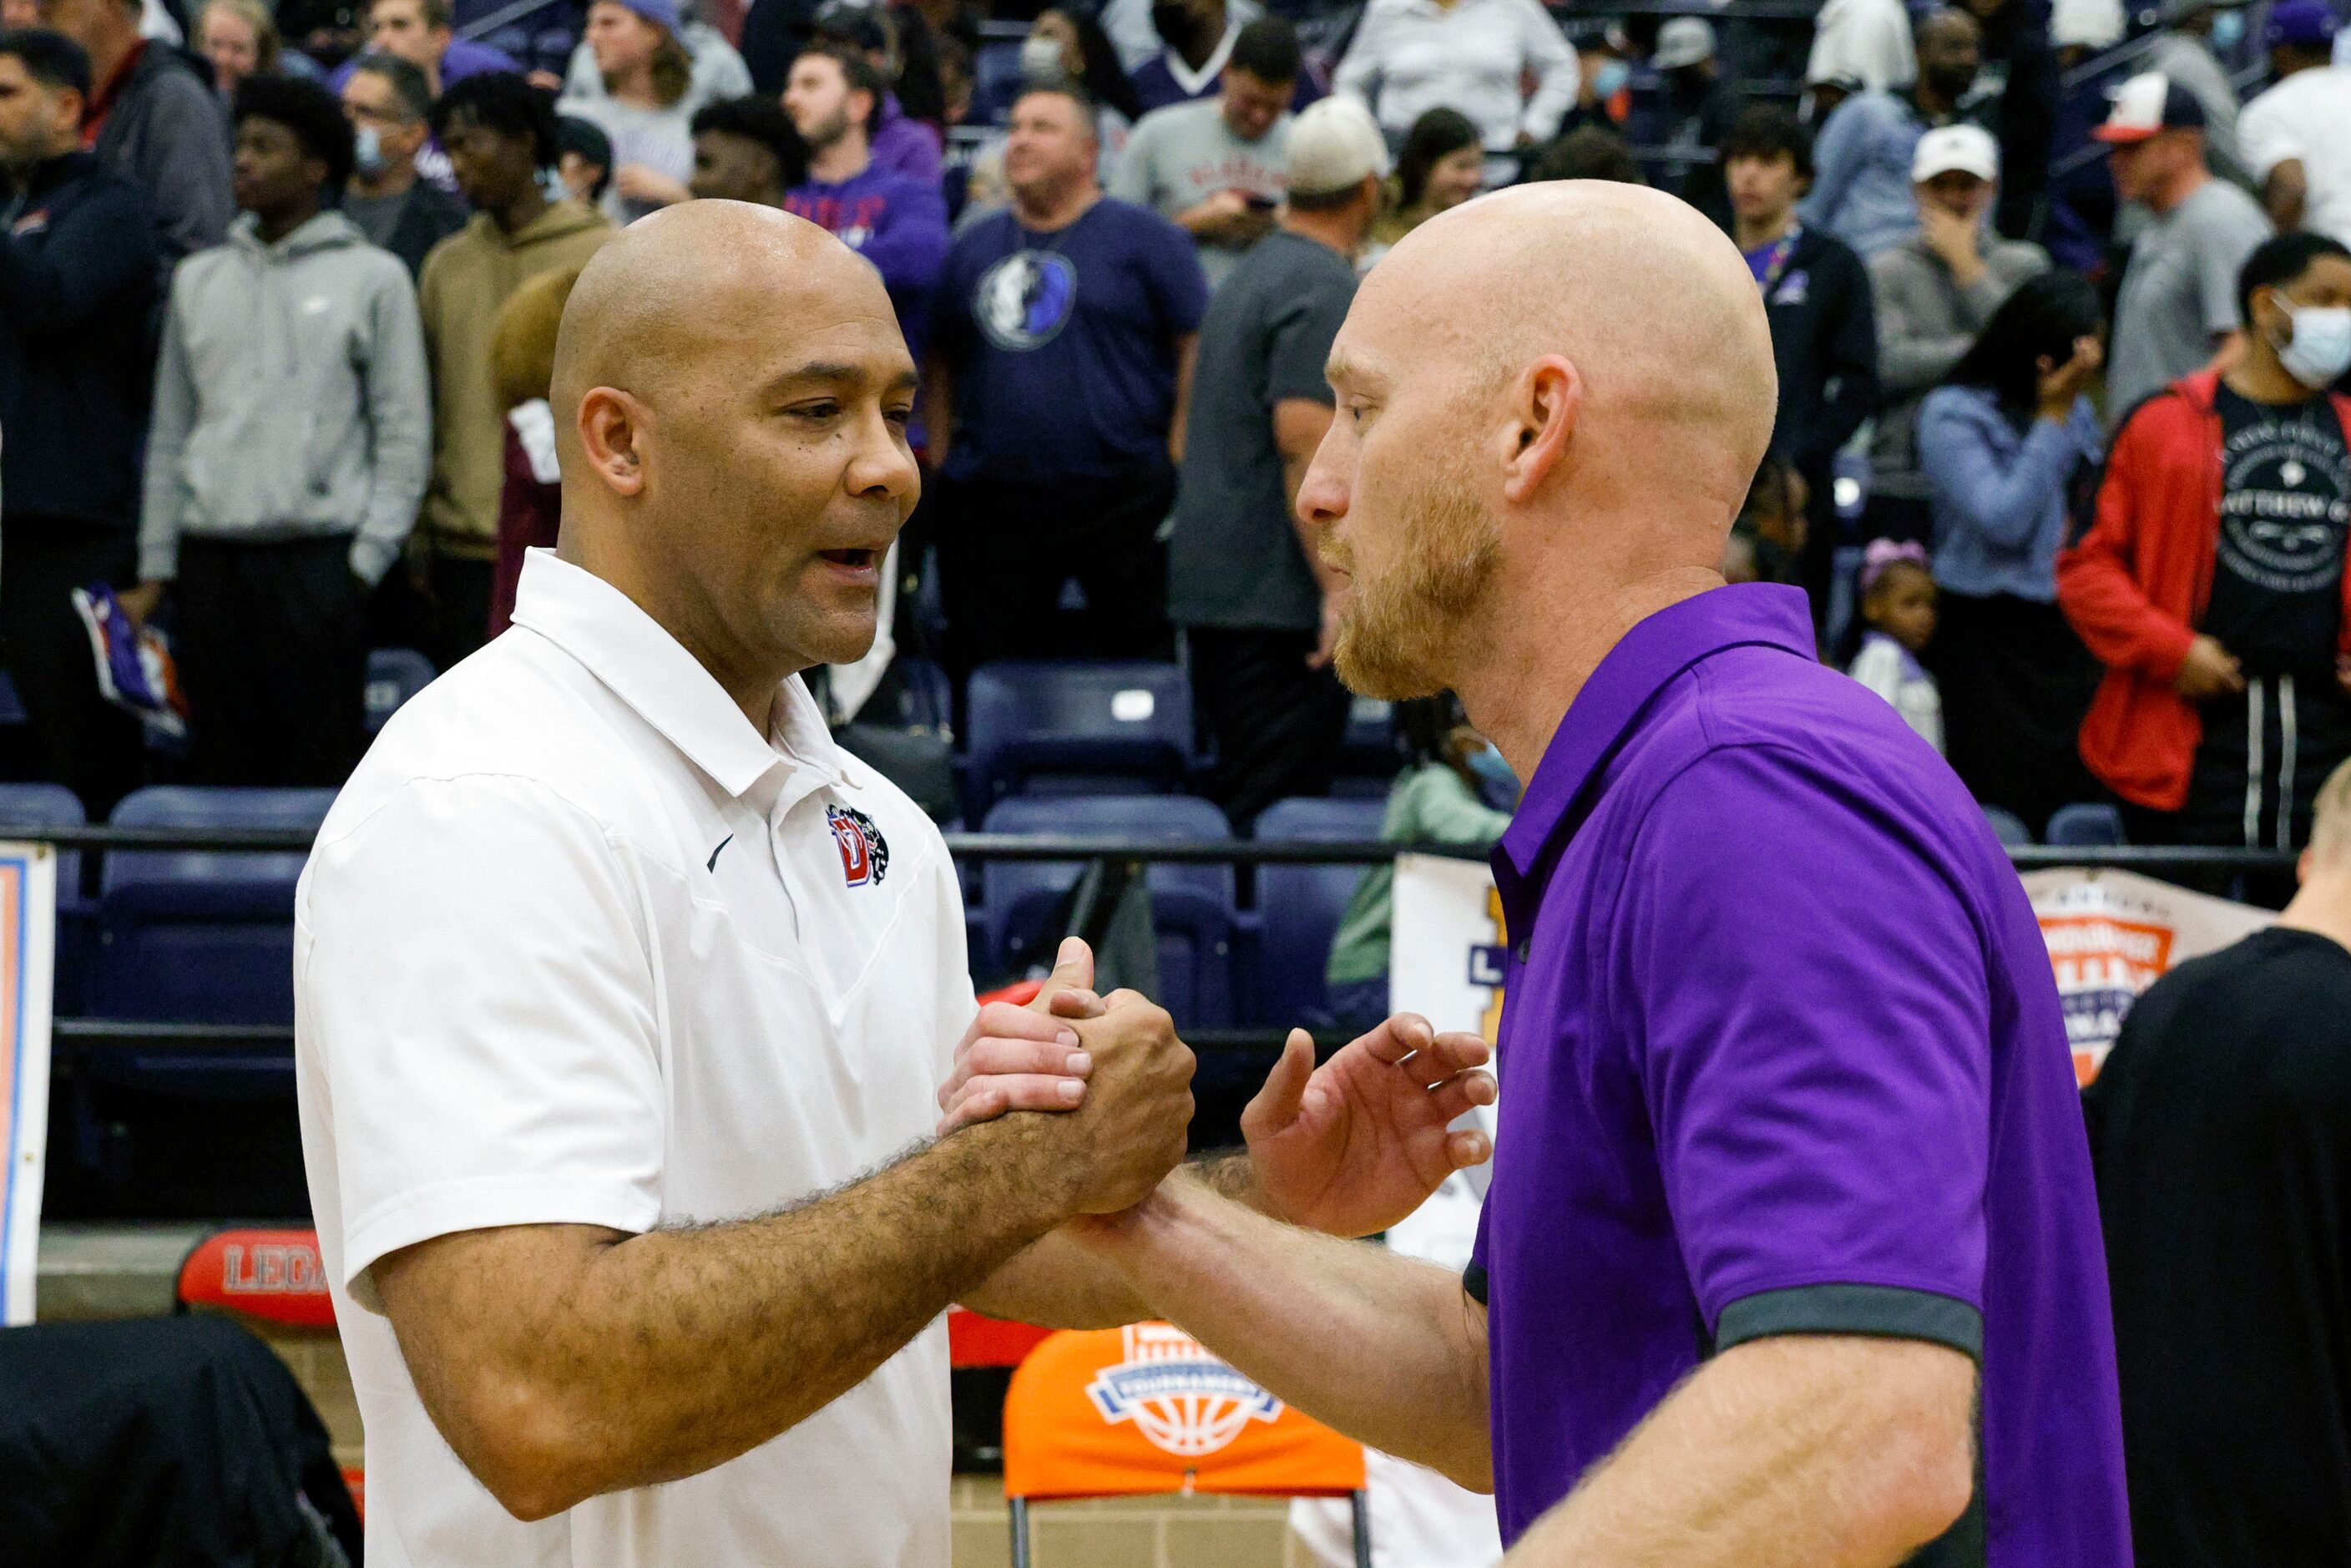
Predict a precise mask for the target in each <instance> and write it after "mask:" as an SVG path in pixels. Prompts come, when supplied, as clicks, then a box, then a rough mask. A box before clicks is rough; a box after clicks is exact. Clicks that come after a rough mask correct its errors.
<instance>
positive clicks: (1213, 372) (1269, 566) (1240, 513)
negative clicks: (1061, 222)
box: [1167, 229, 1355, 632]
mask: <svg viewBox="0 0 2351 1568" xmlns="http://www.w3.org/2000/svg"><path fill="white" fill-rule="evenodd" d="M1354 297H1355V271H1354V268H1353V267H1351V266H1350V265H1348V262H1347V258H1346V257H1345V256H1341V255H1340V254H1339V253H1338V252H1337V251H1335V250H1332V248H1331V247H1330V246H1326V245H1320V244H1317V243H1316V242H1315V241H1313V240H1311V239H1304V238H1301V237H1300V236H1299V235H1293V234H1290V233H1289V232H1287V231H1286V230H1281V229H1277V230H1275V231H1274V232H1273V233H1272V234H1270V235H1267V236H1266V237H1265V238H1264V239H1262V240H1259V242H1258V243H1257V245H1256V246H1255V247H1254V248H1252V249H1251V250H1250V251H1249V255H1248V256H1244V257H1243V258H1242V259H1241V262H1240V265H1239V266H1238V267H1235V268H1234V269H1233V275H1232V277H1230V278H1229V279H1228V280H1227V282H1226V284H1225V286H1224V287H1222V288H1219V289H1218V290H1217V294H1216V298H1214V299H1212V300H1210V301H1209V304H1208V316H1207V320H1205V321H1203V322H1202V323H1201V324H1200V357H1199V362H1198V365H1197V367H1196V370H1195V371H1194V372H1193V377H1192V408H1191V418H1190V421H1189V423H1187V424H1186V432H1185V438H1184V440H1185V445H1184V470H1183V474H1182V476H1181V482H1180V485H1179V487H1178V489H1177V492H1176V497H1175V531H1174V533H1173V534H1172V535H1171V536H1170V538H1169V540H1168V545H1167V612H1168V618H1169V619H1170V620H1173V621H1175V622H1177V623H1178V624H1180V625H1185V626H1230V627H1250V628H1264V629H1271V630H1286V631H1300V632H1304V631H1312V630H1314V629H1315V628H1316V627H1318V626H1320V625H1321V624H1322V590H1321V588H1320V587H1319V586H1318V585H1317V584H1316V582H1315V580H1314V571H1313V569H1312V568H1311V567H1310V566H1309V565H1307V562H1306V556H1305V554H1304V552H1303V551H1302V550H1301V549H1300V548H1299V544H1298V535H1297V532H1296V530H1295V529H1294V528H1292V527H1291V525H1290V496H1289V488H1288V486H1286V485H1285V484H1284V483H1283V481H1282V473H1281V450H1280V448H1279V447H1278V446H1276V445H1275V444H1274V440H1273V410H1274V405H1275V404H1277V403H1279V402H1281V401H1282V400H1283V399H1285V398H1311V399H1312V400H1313V401H1315V402H1320V403H1324V404H1328V403H1330V402H1332V395H1331V383H1330V382H1326V381H1324V380H1323V379H1322V363H1323V361H1325V360H1327V359H1328V358H1329V357H1330V354H1331V341H1332V339H1334V338H1336V337H1337V336H1338V335H1339V325H1340V323H1341V322H1343V321H1344V320H1345V319H1346V318H1347V307H1348V305H1349V304H1350V303H1352V302H1353V299H1354Z"/></svg>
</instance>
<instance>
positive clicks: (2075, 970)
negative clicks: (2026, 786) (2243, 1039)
mask: <svg viewBox="0 0 2351 1568" xmlns="http://www.w3.org/2000/svg"><path fill="white" fill-rule="evenodd" d="M2024 891H2025V893H2026V894H2028V895H2029V896H2030V897H2031V898H2032V913H2033V915H2034V916H2035V917H2036V918H2037V919H2038V920H2039V921H2040V922H2041V937H2042V940H2043V941H2044V942H2046V943H2047V944H2048V945H2049V964H2050V967H2051V969H2052V970H2053V972H2054V973H2055V975H2056V977H2057V998H2058V1001H2059V1003H2060V1004H2061V1005H2062V1006H2063V1007H2064V1009H2065V1039H2066V1043H2067V1044H2068V1045H2069V1046H2070V1047H2071V1048H2072V1049H2073V1052H2074V1081H2075V1082H2079V1083H2082V1084H2085V1085H2086V1084H2088V1083H2089V1082H2090V1081H2091V1080H2092V1079H2094V1078H2095V1077H2097V1075H2098V1069H2099V1068H2100V1067H2101V1066H2103V1065H2105V1060H2106V1052H2108V1051H2112V1050H2113V1049H2114V1047H2115V1039H2116V1036H2117V1035H2119V1034H2121V1033H2122V1028H2123V1019H2125V1018H2126V1017H2127V1016H2128V1015H2129V1013H2130V1009H2131V1004H2132V1003H2134V1002H2136V1001H2137V1000H2138V998H2139V993H2140V992H2142V991H2144V990H2146V989H2147V988H2148V987H2149V986H2151V985H2153V984H2155V982H2156V981H2158V980H2159V979H2161V978H2162V977H2164V976H2165V975H2166V974H2167V973H2168V972H2169V971H2171V970H2172V969H2175V968H2177V967H2179V966H2180V965H2181V964H2183V963H2185V962H2187V961H2188V960H2189V959H2190V958H2194V957H2197V956H2201V955H2203V954H2206V953H2210V952H2212V951H2214V950H2216V949H2218V948H2221V947H2225V946H2228V945H2229V944H2230V943H2231V942H2235V941H2238V940H2240V939H2241V938H2243V937H2245V936H2251V935H2252V933H2253V932H2255V931H2258V930H2260V929H2261V928H2262V926H2264V925H2268V924H2269V923H2270V922H2271V920H2272V919H2273V918H2274V916H2273V915H2270V913H2269V912H2268V911H2267V910H2262V909H2252V908H2249V907H2247V906H2246V905H2244V904H2231V903H2230V902H2229V901H2228V900H2227V899H2223V898H2212V897H2210V896H2208V895H2206V894H2200V893H2190V892H2189V890H2188V889H2186V888H2184V887H2174V886H2172V885H2171V884H2170V883H2164V882H2157V881H2155V880H2153V879H2152V878H2149V877H2144V876H2138V875H2136V874H2134V873H2130V872H2126V871H2072V870H2067V871H2040V872H2034V873H2031V874H2030V875H2028V876H2027V877H2025V879H2024Z"/></svg>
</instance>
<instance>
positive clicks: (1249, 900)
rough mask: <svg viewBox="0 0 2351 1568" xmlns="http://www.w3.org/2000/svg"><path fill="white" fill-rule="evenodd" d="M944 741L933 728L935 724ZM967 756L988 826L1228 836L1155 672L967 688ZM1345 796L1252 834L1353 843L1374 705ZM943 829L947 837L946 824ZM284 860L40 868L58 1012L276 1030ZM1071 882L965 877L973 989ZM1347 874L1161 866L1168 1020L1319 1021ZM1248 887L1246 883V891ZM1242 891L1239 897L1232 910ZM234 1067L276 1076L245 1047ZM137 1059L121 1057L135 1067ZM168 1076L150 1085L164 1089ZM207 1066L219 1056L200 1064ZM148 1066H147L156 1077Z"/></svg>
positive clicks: (1180, 700)
mask: <svg viewBox="0 0 2351 1568" xmlns="http://www.w3.org/2000/svg"><path fill="white" fill-rule="evenodd" d="M909 674H910V679H909V680H908V682H907V685H909V687H910V688H911V689H912V690H913V691H914V693H915V696H914V700H913V702H912V704H911V706H913V707H914V709H915V710H917V714H918V716H920V712H921V710H929V711H930V714H931V716H932V717H933V718H934V719H935V720H940V721H943V719H944V716H945V714H946V711H947V709H946V677H945V676H944V675H943V674H939V673H938V672H937V671H936V670H935V667H928V666H924V665H921V664H915V666H914V669H913V670H912V671H911V672H909ZM370 676H371V678H370V690H369V706H370V722H371V726H374V727H380V726H381V723H382V721H383V719H384V718H386V717H387V716H389V714H390V713H391V712H392V709H394V708H396V707H397V706H398V705H399V703H400V702H402V701H404V700H405V699H406V698H407V697H408V696H409V695H413V693H414V692H415V691H416V690H418V689H420V688H421V687H422V685H423V683H424V681H425V679H427V678H429V668H428V667H427V666H425V665H424V664H423V662H422V661H421V660H418V659H416V658H415V657H414V655H413V654H409V653H405V652H404V651H402V652H394V653H380V654H379V655H378V656H377V658H376V659H375V660H374V661H373V664H372V667H371V673H370ZM941 727H943V722H942V726H941ZM967 736H968V744H967V746H966V747H965V748H964V750H963V752H962V753H961V755H960V756H959V758H957V769H958V772H959V774H960V776H961V787H962V791H963V795H964V799H965V800H966V802H967V813H968V814H969V815H970V816H974V817H976V818H977V820H978V821H979V822H980V825H981V826H982V827H983V828H984V829H985V830H986V831H990V832H1003V833H1017V834H1029V835H1036V834H1048V833H1061V834H1069V833H1077V834H1091V835H1102V836H1113V837H1124V838H1133V839H1142V840H1151V841H1198V840H1214V839H1224V838H1228V837H1230V836H1231V834H1232V830H1231V827H1230V825H1229V824H1228V822H1227V821H1226V819H1225V816H1224V814H1223V813H1222V812H1221V811H1219V810H1217V808H1216V807H1215V806H1214V805H1211V804H1210V803H1209V802H1207V800H1201V799H1198V798H1196V797H1193V796H1187V795H1184V794H1181V793H1178V792H1177V791H1180V790H1182V789H1184V788H1185V786H1186V783H1187V782H1188V781H1189V780H1191V779H1194V778H1195V777H1196V775H1197V772H1198V769H1199V759H1197V758H1195V757H1194V755H1193V749H1192V710H1191V698H1190V692H1189V687H1188V685H1187V683H1186V679H1185V675H1184V673H1183V671H1182V670H1181V669H1180V668H1178V667H1176V666H1175V665H1172V664H1046V663H1039V664H1004V665H991V666H987V667H985V668H983V669H981V670H978V671H977V672H975V673H974V674H973V676H972V678H971V681H970V684H969V696H968V717H967ZM1350 756H1351V758H1352V760H1353V764H1354V765H1355V766H1356V767H1357V768H1358V771H1357V773H1356V774H1355V775H1354V776H1353V777H1352V778H1351V779H1348V780H1346V781H1344V782H1345V787H1346V788H1348V789H1350V790H1351V791H1352V792H1351V793H1350V794H1347V795H1343V796H1340V797H1336V798H1332V799H1324V800H1289V801H1283V802H1280V803H1279V804H1277V805H1276V806H1275V807H1273V808H1272V809H1271V810H1269V811H1267V812H1266V813H1265V814H1264V816H1263V817H1261V818H1260V819H1259V822H1258V824H1257V836H1258V837H1259V838H1271V839H1308V840H1320V841H1332V840H1354V841H1371V840H1374V839H1376V838H1377V837H1378V836H1379V827H1380V818H1381V815H1382V812H1383V810H1384V805H1383V799H1382V797H1383V795H1384V777H1383V775H1384V774H1385V773H1392V772H1393V771H1394V769H1395V753H1394V751H1393V749H1392V747H1391V745H1390V743H1389V739H1388V731H1387V721H1386V716H1385V713H1384V709H1379V710H1376V711H1372V710H1367V711H1366V713H1365V714H1364V717H1363V719H1362V721H1361V723H1360V724H1359V726H1358V728H1357V733H1356V734H1355V736H1354V737H1353V740H1352V742H1351V745H1350ZM333 800H334V794H333V791H331V790H325V789H203V788H195V787H190V786H178V785H172V786H162V787H157V788H152V789H141V790H140V791H138V792H136V793H134V794H132V795H131V796H128V797H126V798H125V799H124V800H122V801H121V802H120V805H118V806H117V807H116V809H115V810H114V811H113V813H112V815H111V817H110V819H109V821H110V822H111V823H112V824H113V825H116V826H120V827H140V828H181V829H190V830H197V831H204V830H214V831H235V830H243V829H256V828H269V829H283V830H293V831H311V830H315V829H316V828H317V826H318V825H319V822H320V821H323V820H324V818H325V816H326V813H327V810H328V808H329V806H330V805H331V804H332V802H333ZM83 821H84V817H83V812H82V808H81V804H80V802H79V801H78V800H77V799H76V798H75V796H74V795H73V794H72V792H71V791H69V790H67V789H63V788H61V787H58V786H57V785H50V784H15V785H0V833H5V832H6V831H9V830H10V829H12V828H13V829H17V830H20V831H21V830H37V829H41V828H53V827H67V826H79V825H81V824H82V822H83ZM959 825H960V823H951V824H950V826H959ZM303 859H304V857H303V856H302V855H301V854H299V853H286V852H236V851H227V852H210V851H206V852H187V851H153V850H120V851H108V852H103V853H100V852H91V851H77V850H68V851H67V852H64V853H62V854H61V855H60V857H59V862H58V874H57V886H58V897H57V912H58V924H57V929H58V939H57V981H56V996H57V1012H58V1013H59V1014H60V1015H61V1016H66V1017H77V1016H79V1017H89V1018H98V1019H113V1020H125V1021H136V1022H158V1023H198V1024H224V1025H283V1024H287V1023H290V1022H291V1021H292V1018H293V992H292V979H291V956H292V943H293V931H292V920H293V901H294V884H295V881H296V879H297V878H298V876H299V874H300V872H301V868H302V862H303ZM1081 869H1082V868H1081V866H1080V865H1078V864H1076V863H1070V862H1009V861H1006V862H990V863H987V864H981V865H967V866H965V867H964V868H963V874H964V885H965V894H966V898H967V901H968V904H969V912H968V915H967V919H968V931H969V936H970V940H971V961H972V967H973V969H974V971H975V973H976V974H977V975H979V976H980V977H982V978H983V980H984V981H990V980H997V979H1006V978H1013V977H1019V976H1020V975H1022V974H1024V973H1027V972H1029V971H1030V970H1031V969H1032V968H1035V967H1039V966H1041V965H1048V964H1050V955H1051V952H1052V949H1053V947H1054V946H1055V944H1056V942H1057V941H1058V939H1059V937H1060V936H1061V930H1062V923H1063V921H1064V918H1065V915H1066V904H1067V901H1068V897H1069V894H1070V891H1071V887H1072V886H1073V885H1074V883H1075V882H1076V880H1077V877H1078V875H1079V873H1080V872H1081ZM1362 874H1363V868H1361V867H1357V866H1272V865H1269V866H1264V867H1261V868H1259V869H1258V870H1257V871H1256V873H1254V876H1253V878H1252V877H1247V876H1242V875H1238V874H1237V873H1236V871H1235V868H1234V867H1232V866H1231V865H1227V864H1165V865H1156V866H1154V867H1153V868H1152V869H1151V870H1150V872H1149V873H1148V875H1147V882H1146V885H1147V887H1148V890H1149V893H1150V896H1151V900H1152V910H1153V915H1154V921H1155V927H1156V935H1157V941H1158V960H1159V971H1160V983H1161V987H1162V989H1163V992H1164V993H1165V999H1166V1001H1167V1004H1168V1006H1169V1008H1170V1009H1171V1010H1172V1011H1173V1012H1174V1013H1175V1016H1176V1017H1177V1019H1179V1020H1180V1021H1181V1022H1183V1023H1184V1024H1186V1025H1187V1026H1190V1027H1196V1028H1221V1027H1228V1026H1232V1025H1236V1024H1243V1023H1262V1024H1291V1023H1300V1022H1306V1023H1315V1022H1320V1021H1322V1020H1323V1019H1325V1018H1327V1012H1326V1010H1325V1009H1326V999H1325V997H1324V993H1323V986H1322V969H1323V960H1324V958H1325V957H1326V956H1327V955H1328V952H1329V948H1330V943H1331V936H1332V931H1333V930H1334V929H1335V927H1336V925H1337V922H1338V919H1339V915H1340V912H1341V910H1342V909H1343V906H1344V904H1345V903H1346V900H1347V898H1348V896H1349V895H1350V894H1352V893H1353V888H1354V885H1355V883H1356V882H1357V881H1358V880H1359V879H1360V877H1361V875H1362ZM1252 882H1253V883H1254V885H1253V886H1252V885H1251V883H1252ZM1252 895H1253V896H1252ZM234 1059H235V1060H236V1061H241V1062H244V1063H246V1066H247V1067H248V1068H250V1069H252V1070H256V1071H272V1070H275V1071H279V1072H281V1073H282V1071H284V1065H285V1064H284V1060H283V1057H282V1054H280V1055H278V1056H277V1058H276V1059H275V1061H274V1066H273V1062H272V1061H269V1060H266V1059H264V1058H257V1057H256V1056H254V1055H253V1054H252V1053H249V1052H246V1053H234ZM134 1060H135V1053H134ZM171 1060H172V1061H175V1062H179V1063H182V1064H183V1066H174V1067H172V1068H171V1069H170V1073H169V1075H171V1076H175V1077H176V1076H178V1075H180V1073H181V1072H182V1071H183V1070H184V1066H185V1065H193V1064H192V1063H189V1062H188V1059H186V1058H185V1057H184V1056H181V1057H175V1058H172V1059H171ZM211 1060H219V1061H226V1060H229V1058H228V1057H223V1058H219V1059H211ZM163 1061H164V1059H162V1058H160V1057H159V1058H157V1059H156V1062H157V1065H158V1067H159V1070H160V1069H161V1067H162V1063H163Z"/></svg>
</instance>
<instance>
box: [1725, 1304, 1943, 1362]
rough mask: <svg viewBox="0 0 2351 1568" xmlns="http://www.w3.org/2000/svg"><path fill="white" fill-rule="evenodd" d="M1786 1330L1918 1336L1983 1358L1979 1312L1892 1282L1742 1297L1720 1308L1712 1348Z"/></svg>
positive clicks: (1727, 1346) (1879, 1335) (1761, 1337)
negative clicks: (1890, 1283) (1720, 1311)
mask: <svg viewBox="0 0 2351 1568" xmlns="http://www.w3.org/2000/svg"><path fill="white" fill-rule="evenodd" d="M1790 1333H1844V1334H1872V1335H1876V1336H1878V1337H1881V1338H1886V1339H1920V1340H1926V1341H1928V1342H1929V1343H1934V1344H1946V1345H1949V1346H1950V1347H1951V1348H1952V1349H1953V1350H1956V1351H1959V1352H1960V1353H1961V1354H1965V1355H1968V1356H1971V1357H1973V1358H1974V1359H1975V1360H1977V1361H1981V1360H1982V1359H1983V1314H1982V1313H1981V1312H1978V1311H1976V1309H1975V1308H1973V1307H1971V1306H1970V1305H1968V1303H1967V1302H1965V1301H1959V1300H1958V1299H1956V1298H1955V1297H1951V1296H1941V1295H1937V1294H1936V1293H1935V1292H1934V1291H1912V1290H1907V1289H1904V1288H1902V1287H1900V1286H1895V1285H1800V1286H1797V1287H1795V1288H1794V1289H1792V1290H1785V1291H1758V1292H1757V1293H1756V1294H1754V1295H1751V1296H1742V1297H1740V1299H1739V1300H1738V1301H1733V1302H1731V1303H1730V1304H1729V1306H1727V1307H1725V1308H1723V1309H1722V1316H1721V1318H1720V1319H1719V1321H1718V1322H1717V1323H1716V1324H1715V1331H1714V1348H1715V1349H1716V1351H1717V1352H1721V1351H1725V1350H1729V1348H1730V1347H1731V1346H1732V1345H1734V1344H1740V1343H1745V1342H1746V1341H1748V1340H1750V1339H1763V1338H1767V1337H1769V1336H1771V1335H1772V1334H1790Z"/></svg>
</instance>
